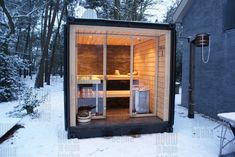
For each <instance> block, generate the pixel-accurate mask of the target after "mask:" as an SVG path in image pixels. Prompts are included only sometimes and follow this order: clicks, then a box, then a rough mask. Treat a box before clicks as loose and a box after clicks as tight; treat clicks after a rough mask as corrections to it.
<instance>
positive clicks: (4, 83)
mask: <svg viewBox="0 0 235 157" xmlns="http://www.w3.org/2000/svg"><path fill="white" fill-rule="evenodd" d="M20 68H26V64H25V63H24V62H23V60H22V59H21V58H19V57H18V56H16V55H6V54H4V53H3V52H0V103H1V102H6V101H11V100H16V99H17V98H18V95H19V91H21V90H22V89H23V86H24V84H23V82H22V81H21V78H20V77H19V74H18V70H19V69H20Z"/></svg>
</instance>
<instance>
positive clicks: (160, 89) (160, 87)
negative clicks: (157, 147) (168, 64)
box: [157, 36, 166, 119]
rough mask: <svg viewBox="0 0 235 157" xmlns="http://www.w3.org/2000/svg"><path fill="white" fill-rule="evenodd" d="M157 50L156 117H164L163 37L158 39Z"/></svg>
mask: <svg viewBox="0 0 235 157" xmlns="http://www.w3.org/2000/svg"><path fill="white" fill-rule="evenodd" d="M158 48H159V50H158V78H157V115H158V116H159V117H160V118H162V119H163V117H164V96H165V95H164V93H165V90H164V89H165V71H166V69H165V36H160V38H159V47H158Z"/></svg>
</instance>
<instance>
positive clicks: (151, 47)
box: [134, 39, 157, 113]
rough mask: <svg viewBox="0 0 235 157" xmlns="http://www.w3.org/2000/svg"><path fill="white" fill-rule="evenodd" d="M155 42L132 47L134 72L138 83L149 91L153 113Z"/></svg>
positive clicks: (151, 41)
mask: <svg viewBox="0 0 235 157" xmlns="http://www.w3.org/2000/svg"><path fill="white" fill-rule="evenodd" d="M156 43H157V42H156V40H153V39H150V40H148V41H145V42H143V43H140V44H137V45H135V46H134V71H137V72H138V75H139V83H140V85H144V86H146V87H148V88H149V90H150V100H149V102H150V112H151V113H154V104H155V103H154V96H155V91H154V90H155V86H154V84H155V64H156Z"/></svg>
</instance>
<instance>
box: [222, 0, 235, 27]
mask: <svg viewBox="0 0 235 157" xmlns="http://www.w3.org/2000/svg"><path fill="white" fill-rule="evenodd" d="M234 8H235V1H234V0H227V2H226V3H225V5H224V18H223V20H224V30H230V29H235V9H234Z"/></svg>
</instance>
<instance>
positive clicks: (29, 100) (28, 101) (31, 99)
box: [9, 87, 47, 117]
mask: <svg viewBox="0 0 235 157" xmlns="http://www.w3.org/2000/svg"><path fill="white" fill-rule="evenodd" d="M46 98H47V94H40V92H39V90H38V89H34V88H32V87H30V88H25V90H24V92H23V94H22V95H21V96H20V98H19V104H18V105H17V106H15V107H14V111H12V112H9V114H10V115H11V116H13V117H23V116H25V115H31V116H35V115H36V114H37V112H38V111H37V110H36V107H38V106H40V104H41V103H43V102H45V100H46Z"/></svg>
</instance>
